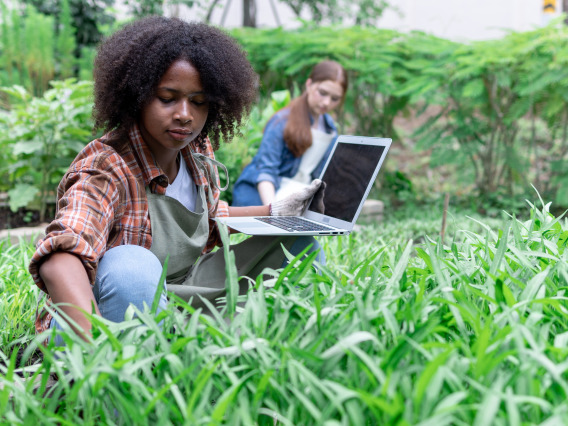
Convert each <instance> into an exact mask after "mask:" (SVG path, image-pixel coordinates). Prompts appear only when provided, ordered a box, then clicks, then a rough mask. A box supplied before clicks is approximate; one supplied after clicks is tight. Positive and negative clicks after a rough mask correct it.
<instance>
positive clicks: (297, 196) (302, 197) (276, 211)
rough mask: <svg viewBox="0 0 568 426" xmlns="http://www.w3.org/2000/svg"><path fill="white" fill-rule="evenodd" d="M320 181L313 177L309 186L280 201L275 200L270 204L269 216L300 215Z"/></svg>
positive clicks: (320, 183) (318, 186)
mask: <svg viewBox="0 0 568 426" xmlns="http://www.w3.org/2000/svg"><path fill="white" fill-rule="evenodd" d="M322 183H323V182H322V181H321V180H319V179H314V180H313V181H312V183H311V184H310V185H309V186H307V187H306V188H304V189H302V190H301V191H298V192H295V193H293V194H291V195H289V196H287V197H286V198H284V199H282V200H280V201H275V202H274V203H272V204H271V205H270V216H300V215H301V214H302V213H303V212H304V210H305V209H306V207H307V206H308V203H309V202H310V200H311V199H312V197H313V195H314V194H315V193H316V192H317V190H318V189H319V188H320V186H321V185H322Z"/></svg>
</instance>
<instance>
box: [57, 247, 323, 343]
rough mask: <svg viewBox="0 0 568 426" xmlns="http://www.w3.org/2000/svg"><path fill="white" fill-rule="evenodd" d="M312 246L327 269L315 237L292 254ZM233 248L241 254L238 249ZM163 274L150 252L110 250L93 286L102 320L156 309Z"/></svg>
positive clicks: (164, 302) (163, 300)
mask: <svg viewBox="0 0 568 426" xmlns="http://www.w3.org/2000/svg"><path fill="white" fill-rule="evenodd" d="M310 244H313V246H312V248H311V249H310V250H309V252H313V251H314V250H317V251H319V253H318V255H317V256H316V260H317V261H318V262H319V263H320V264H322V265H324V264H325V254H324V252H323V250H322V249H321V247H320V245H319V243H318V242H317V241H316V240H315V239H314V238H313V237H298V238H296V240H295V241H294V243H293V244H292V246H291V248H290V253H292V254H293V255H294V256H295V255H297V254H299V253H300V252H301V251H302V250H304V249H305V248H306V247H307V246H308V245H310ZM232 248H234V249H236V250H238V245H235V246H232ZM286 264H287V261H286V260H284V262H283V264H282V266H285V265H286ZM161 274H162V264H161V263H160V261H159V260H158V258H157V257H156V256H155V255H154V253H152V252H151V251H150V250H148V249H145V248H143V247H140V246H135V245H124V246H118V247H114V248H112V249H110V250H108V251H107V252H106V253H105V254H104V256H103V257H102V258H101V260H100V261H99V266H98V268H97V276H96V278H95V285H94V286H93V294H94V296H95V300H96V301H97V305H98V307H99V311H100V313H101V316H102V317H103V318H106V319H107V320H110V321H113V322H121V321H123V320H124V314H125V313H126V309H127V308H128V306H129V305H131V304H132V305H134V306H135V307H136V308H138V309H140V310H141V311H142V310H144V305H147V306H148V307H150V306H152V302H153V301H154V295H155V293H156V290H157V288H158V284H159V281H160V276H161ZM166 305H167V297H166V294H165V293H164V294H162V295H161V297H160V302H159V305H158V312H159V311H161V310H162V309H164V308H165V307H166ZM50 326H51V327H57V328H58V329H61V326H60V324H59V323H58V322H57V320H56V318H53V320H52V321H51V325H50ZM56 344H57V345H58V346H63V344H64V343H63V339H61V338H60V336H57V340H56Z"/></svg>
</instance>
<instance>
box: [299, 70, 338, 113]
mask: <svg viewBox="0 0 568 426" xmlns="http://www.w3.org/2000/svg"><path fill="white" fill-rule="evenodd" d="M306 92H307V93H308V107H309V108H310V112H311V113H312V116H319V115H321V114H325V113H327V112H330V111H333V110H334V109H335V108H337V107H338V106H339V104H340V103H341V100H342V99H343V87H342V86H341V84H339V83H338V82H337V81H332V80H324V81H318V82H314V81H312V80H311V79H308V81H307V82H306Z"/></svg>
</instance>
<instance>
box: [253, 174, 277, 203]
mask: <svg viewBox="0 0 568 426" xmlns="http://www.w3.org/2000/svg"><path fill="white" fill-rule="evenodd" d="M256 188H257V189H258V195H260V200H261V201H262V204H263V205H265V206H267V205H268V204H270V203H272V202H273V201H274V198H275V197H276V189H275V188H274V184H273V183H272V182H270V181H268V180H263V181H261V182H258V184H257V185H256Z"/></svg>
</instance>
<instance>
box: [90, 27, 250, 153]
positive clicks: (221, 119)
mask: <svg viewBox="0 0 568 426" xmlns="http://www.w3.org/2000/svg"><path fill="white" fill-rule="evenodd" d="M178 59H185V60H188V61H189V62H190V63H191V64H192V65H193V66H194V67H195V68H196V69H197V71H198V72H199V75H200V77H201V84H202V86H203V90H204V91H205V93H207V95H208V97H209V114H208V116H207V121H206V123H205V126H204V127H203V130H202V131H201V134H200V135H199V137H198V139H197V140H198V142H199V143H200V144H202V145H203V143H204V140H205V137H206V136H209V139H210V140H211V143H212V145H213V148H214V149H217V148H218V147H219V140H220V138H221V137H222V138H223V140H224V141H227V142H228V141H230V140H231V138H232V137H233V136H234V135H235V134H238V133H239V130H238V128H239V126H240V125H241V123H242V121H243V120H244V119H245V118H246V116H247V115H248V113H249V112H250V108H251V106H252V104H253V102H254V101H255V100H256V96H257V88H258V77H257V74H256V73H255V72H254V70H253V68H252V66H251V64H250V63H249V61H248V60H247V58H246V54H245V52H244V51H243V49H242V48H241V47H240V46H239V45H238V44H237V42H236V41H235V40H234V39H233V38H232V37H230V36H229V35H227V34H226V33H224V32H223V31H222V30H220V29H218V28H215V27H212V26H210V25H207V24H203V23H197V22H185V21H182V20H180V19H177V18H166V17H163V16H151V17H147V18H143V19H140V20H137V21H134V22H132V23H130V24H127V25H126V26H125V27H123V28H122V29H121V30H119V31H117V32H116V33H114V34H113V35H111V36H110V37H108V38H107V39H106V40H104V41H103V43H101V45H100V46H99V48H98V51H97V56H96V58H95V63H94V73H93V74H94V80H95V103H94V107H93V117H94V120H95V129H103V130H104V131H105V132H108V131H110V130H115V131H117V132H118V134H119V135H124V134H126V133H127V132H128V129H129V128H130V127H131V126H132V125H133V124H135V123H136V122H137V121H138V118H139V116H140V112H141V110H142V108H143V107H144V105H145V104H146V103H147V102H148V101H149V100H150V99H151V97H152V96H153V94H154V91H155V89H156V86H157V85H158V83H159V82H160V79H161V78H162V76H163V75H164V74H165V72H166V71H167V70H168V68H169V67H170V65H172V63H173V62H175V61H176V60H178Z"/></svg>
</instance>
